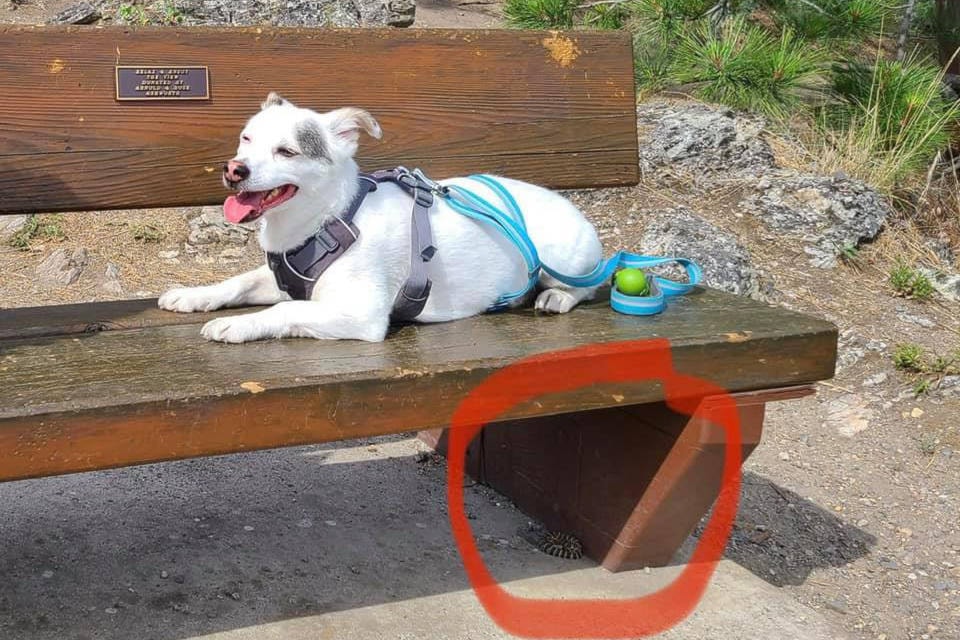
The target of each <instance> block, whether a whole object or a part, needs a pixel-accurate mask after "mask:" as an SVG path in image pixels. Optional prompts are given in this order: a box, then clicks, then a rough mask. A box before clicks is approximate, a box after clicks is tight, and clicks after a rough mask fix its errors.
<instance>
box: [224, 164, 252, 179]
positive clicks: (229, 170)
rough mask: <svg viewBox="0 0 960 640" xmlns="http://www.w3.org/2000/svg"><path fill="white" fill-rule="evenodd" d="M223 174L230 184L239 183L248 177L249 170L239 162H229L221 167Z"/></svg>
mask: <svg viewBox="0 0 960 640" xmlns="http://www.w3.org/2000/svg"><path fill="white" fill-rule="evenodd" d="M223 174H224V175H225V176H226V177H227V180H229V181H230V182H240V181H241V180H246V179H247V178H249V177H250V169H249V168H248V167H247V165H245V164H243V163H242V162H240V161H239V160H231V161H230V162H228V163H227V164H225V165H223Z"/></svg>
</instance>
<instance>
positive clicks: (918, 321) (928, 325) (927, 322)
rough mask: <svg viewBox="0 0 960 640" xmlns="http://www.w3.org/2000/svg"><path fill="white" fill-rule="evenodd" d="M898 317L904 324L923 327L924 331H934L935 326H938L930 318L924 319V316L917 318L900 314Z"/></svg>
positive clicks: (907, 314)
mask: <svg viewBox="0 0 960 640" xmlns="http://www.w3.org/2000/svg"><path fill="white" fill-rule="evenodd" d="M897 316H898V317H899V318H900V319H901V320H903V321H904V322H912V323H913V324H915V325H917V326H920V327H923V328H924V329H933V328H934V327H935V326H937V323H936V322H934V321H933V320H931V319H930V318H924V317H923V316H915V315H911V314H909V313H898V314H897Z"/></svg>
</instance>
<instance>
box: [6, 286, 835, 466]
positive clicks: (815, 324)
mask: <svg viewBox="0 0 960 640" xmlns="http://www.w3.org/2000/svg"><path fill="white" fill-rule="evenodd" d="M5 313H13V314H16V313H18V312H17V311H8V312H5ZM171 315H172V314H171ZM172 317H177V318H180V317H183V316H172ZM198 330H199V327H198V326H197V325H167V326H164V325H155V326H148V327H146V328H142V329H128V330H116V331H104V332H99V333H95V334H86V335H64V336H50V337H47V338H32V339H28V340H27V339H19V340H18V339H11V340H0V451H3V452H5V454H4V464H3V465H2V468H0V480H9V479H14V478H24V477H33V476H41V475H49V474H55V473H66V472H72V471H83V470H89V469H97V468H105V467H114V466H124V465H128V464H136V463H142V462H151V461H159V460H168V459H176V458H184V457H192V456H201V455H212V454H220V453H229V452H236V451H247V450H252V449H261V448H270V447H280V446H288V445H297V444H305V443H310V442H323V441H330V440H342V439H348V438H356V437H364V436H370V435H374V434H383V433H396V432H407V431H413V430H417V429H428V428H437V427H442V426H445V425H446V424H447V423H448V421H449V418H450V415H451V414H452V412H453V410H454V409H455V407H456V406H457V405H458V404H459V402H460V401H461V400H462V399H463V398H464V397H465V396H466V394H467V393H469V391H470V390H471V389H472V388H474V386H475V385H476V384H478V383H479V382H480V381H481V380H483V379H484V378H485V377H486V376H487V375H489V374H490V373H492V372H494V371H496V370H498V369H500V368H502V367H505V366H507V365H509V364H510V363H512V362H516V361H517V360H518V359H520V358H523V357H525V356H529V355H533V354H537V353H544V352H548V351H554V350H558V349H564V348H568V347H573V346H579V345H586V344H596V343H608V342H620V341H628V340H640V339H644V338H651V337H660V336H664V337H669V338H670V340H671V342H672V344H673V348H674V362H675V366H676V368H677V369H678V370H679V371H682V372H685V373H689V374H693V375H697V376H700V377H704V378H707V379H709V380H712V381H714V382H716V383H718V384H720V385H722V386H724V387H725V388H727V389H730V390H731V391H744V390H751V389H766V388H771V387H778V386H789V385H795V384H804V383H809V382H813V381H816V380H822V379H826V378H829V377H831V376H832V375H833V366H834V364H833V363H834V361H835V354H836V328H835V327H834V326H833V325H831V324H829V323H826V322H823V321H821V320H817V319H815V318H811V317H808V316H803V315H800V314H795V313H793V312H790V311H786V310H783V309H777V308H774V307H770V306H767V305H762V304H759V303H756V302H753V301H750V300H746V299H743V298H739V297H736V296H732V295H728V294H723V293H719V292H715V291H708V290H703V291H698V292H696V293H694V294H693V295H690V296H688V297H684V298H681V299H678V300H675V301H672V303H671V306H670V308H669V309H668V310H667V311H666V312H665V313H663V314H662V315H659V316H654V317H648V318H642V317H630V316H623V315H620V314H617V313H614V312H613V311H611V310H610V309H609V307H606V306H603V305H602V304H597V305H591V306H585V307H583V308H580V309H578V310H576V311H574V312H573V313H570V314H568V315H565V316H560V317H534V316H532V315H531V314H530V313H529V312H516V313H506V314H498V315H488V316H481V317H477V318H471V319H468V320H464V321H460V322H453V323H446V324H439V325H429V326H416V325H411V326H406V327H403V328H400V329H399V330H398V331H397V332H396V333H395V334H394V335H392V336H391V337H390V338H389V339H388V340H387V341H385V342H383V343H379V344H367V343H358V342H350V341H338V342H318V341H311V340H282V341H268V342H259V343H251V344H246V345H223V344H216V343H208V342H205V341H204V340H203V339H202V338H201V337H200V336H199V331H198ZM558 366H560V365H558ZM562 366H569V367H582V366H591V363H590V362H580V361H569V362H565V363H563V365H562ZM638 367H642V362H640V361H638ZM244 382H256V383H257V384H258V385H260V386H261V387H263V388H264V389H265V390H264V391H263V392H260V393H251V392H250V391H249V390H247V389H245V388H244V387H243V386H241V385H242V383H244ZM660 397H661V396H660V391H659V389H658V388H656V386H653V385H641V384H637V385H623V386H618V387H617V388H614V389H612V388H610V387H609V386H597V387H593V388H589V389H582V390H579V391H576V392H573V393H564V394H553V395H551V396H548V397H545V398H542V399H540V400H538V401H537V402H535V403H529V404H526V405H523V406H520V407H517V408H516V410H515V411H513V412H511V413H510V414H508V415H505V416H503V419H511V418H518V417H531V416H540V415H556V414H560V413H565V412H575V411H587V410H591V409H599V408H604V407H609V406H623V405H629V404H641V403H646V402H655V401H657V400H659V399H660Z"/></svg>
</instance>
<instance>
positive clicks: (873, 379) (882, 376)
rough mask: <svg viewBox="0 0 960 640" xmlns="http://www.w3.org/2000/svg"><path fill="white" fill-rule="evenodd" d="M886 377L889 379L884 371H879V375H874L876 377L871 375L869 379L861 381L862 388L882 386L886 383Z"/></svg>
mask: <svg viewBox="0 0 960 640" xmlns="http://www.w3.org/2000/svg"><path fill="white" fill-rule="evenodd" d="M888 377H889V376H888V375H887V372H886V371H881V372H880V373H878V374H876V375H873V376H870V377H869V378H867V379H866V380H864V381H863V386H865V387H875V386H877V385H879V384H883V383H884V382H886V381H887V378H888Z"/></svg>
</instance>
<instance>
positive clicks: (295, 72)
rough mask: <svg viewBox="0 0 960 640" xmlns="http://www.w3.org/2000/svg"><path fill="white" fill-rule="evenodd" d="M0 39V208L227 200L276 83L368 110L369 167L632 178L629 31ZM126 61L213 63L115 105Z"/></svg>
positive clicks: (142, 33) (70, 30)
mask: <svg viewBox="0 0 960 640" xmlns="http://www.w3.org/2000/svg"><path fill="white" fill-rule="evenodd" d="M0 42H3V46H2V47H0V86H3V87H4V96H3V100H0V191H2V192H3V194H4V197H3V198H2V199H0V213H12V212H38V211H39V212H42V211H82V210H103V209H122V208H141V207H158V206H180V205H197V204H204V203H215V202H218V201H222V199H223V197H224V192H223V188H222V186H221V185H220V183H219V167H220V165H221V164H222V163H223V162H224V161H225V160H227V159H229V158H230V157H232V156H233V154H234V153H235V149H236V139H237V136H238V135H239V132H240V129H241V127H242V126H243V123H244V121H245V120H246V119H247V118H248V117H249V116H251V115H253V113H255V112H256V110H257V109H259V104H260V102H261V100H262V99H263V98H264V96H265V95H266V94H267V92H268V91H271V90H276V91H278V92H280V93H282V94H284V95H285V96H286V97H288V98H289V99H291V100H292V101H294V102H296V103H298V104H301V105H302V106H306V107H310V108H313V109H317V110H328V109H333V108H337V107H341V106H346V105H353V106H360V107H363V108H366V109H368V110H369V111H370V112H371V113H373V114H374V116H375V117H377V118H378V119H379V120H380V122H381V124H382V126H383V129H384V137H383V139H382V140H380V141H374V140H372V139H369V138H368V139H365V140H364V141H363V143H362V145H361V151H360V154H359V159H360V162H361V166H362V167H363V168H365V169H376V168H381V167H387V166H396V165H397V164H404V165H407V166H420V167H422V168H423V169H424V170H426V171H427V172H428V173H430V174H432V175H434V176H436V177H445V176H449V175H455V174H461V173H467V172H475V171H486V172H497V173H504V174H509V175H511V176H514V177H517V178H521V179H528V180H532V181H534V182H539V183H542V184H544V185H546V186H551V187H594V186H604V185H624V184H634V183H636V181H637V180H638V165H637V139H636V118H635V111H634V91H633V71H632V56H631V45H630V40H629V36H628V34H626V33H621V34H611V33H591V32H571V33H569V34H550V33H546V32H527V31H496V30H494V31H475V30H419V29H418V30H390V29H383V30H381V29H358V30H349V29H347V30H327V29H322V30H318V29H313V30H309V29H275V28H202V27H192V28H189V29H186V28H169V27H165V28H162V29H158V28H147V27H145V28H136V29H135V28H130V27H107V28H103V27H99V28H98V27H43V28H34V27H16V26H0ZM117 64H120V65H144V66H160V65H177V64H180V65H207V66H209V68H210V88H211V93H212V99H211V100H209V101H200V102H197V101H180V102H177V101H164V102H118V101H117V100H116V99H115V90H114V65H117Z"/></svg>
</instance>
